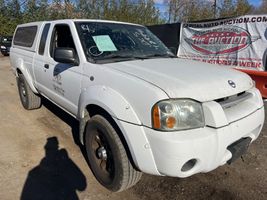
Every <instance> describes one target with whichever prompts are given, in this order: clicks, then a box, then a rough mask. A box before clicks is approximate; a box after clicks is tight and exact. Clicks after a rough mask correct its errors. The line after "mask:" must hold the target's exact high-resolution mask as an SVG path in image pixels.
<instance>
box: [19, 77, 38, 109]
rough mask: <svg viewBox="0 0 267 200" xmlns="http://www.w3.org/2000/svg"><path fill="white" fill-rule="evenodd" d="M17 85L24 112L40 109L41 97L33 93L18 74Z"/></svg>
mask: <svg viewBox="0 0 267 200" xmlns="http://www.w3.org/2000/svg"><path fill="white" fill-rule="evenodd" d="M17 85H18V90H19V96H20V101H21V104H22V106H23V107H24V108H25V109H26V110H33V109H37V108H40V106H41V97H40V96H38V95H36V94H34V93H33V91H32V90H31V88H30V86H29V84H28V83H27V81H26V79H25V78H24V76H23V75H22V74H19V76H18V77H17Z"/></svg>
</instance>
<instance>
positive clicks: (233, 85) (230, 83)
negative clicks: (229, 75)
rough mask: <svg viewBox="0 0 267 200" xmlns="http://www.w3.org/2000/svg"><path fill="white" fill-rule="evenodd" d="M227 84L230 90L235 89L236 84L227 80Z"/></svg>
mask: <svg viewBox="0 0 267 200" xmlns="http://www.w3.org/2000/svg"><path fill="white" fill-rule="evenodd" d="M228 84H229V85H230V86H231V87H232V88H235V87H236V84H235V82H234V81H231V80H228Z"/></svg>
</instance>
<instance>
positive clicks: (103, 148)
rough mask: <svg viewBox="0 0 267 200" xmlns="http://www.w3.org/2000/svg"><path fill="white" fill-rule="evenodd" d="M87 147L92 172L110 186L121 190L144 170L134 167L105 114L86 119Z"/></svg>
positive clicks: (100, 180) (136, 178) (133, 182)
mask: <svg viewBox="0 0 267 200" xmlns="http://www.w3.org/2000/svg"><path fill="white" fill-rule="evenodd" d="M85 147H86V152H87V158H88V161H89V165H90V167H91V170H92V172H93V174H94V175H95V177H96V179H97V180H98V181H99V182H100V183H101V184H102V185H103V186H104V187H106V188H107V189H109V190H111V191H113V192H120V191H123V190H126V189H128V188H130V187H131V186H133V185H135V184H136V183H137V182H138V181H139V180H140V178H141V176H142V173H141V172H139V171H137V170H135V169H134V168H133V166H132V164H131V162H130V160H129V159H128V156H127V153H126V151H125V148H124V146H123V144H122V142H121V140H120V138H119V136H118V134H117V132H116V131H115V129H114V128H113V127H112V125H111V124H110V123H109V121H107V120H106V119H105V118H104V117H103V116H101V115H95V116H93V117H92V118H91V119H90V120H89V121H88V122H87V126H86V133H85Z"/></svg>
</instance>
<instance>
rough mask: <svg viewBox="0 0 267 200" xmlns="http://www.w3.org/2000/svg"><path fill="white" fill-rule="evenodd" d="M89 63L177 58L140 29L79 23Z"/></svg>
mask: <svg viewBox="0 0 267 200" xmlns="http://www.w3.org/2000/svg"><path fill="white" fill-rule="evenodd" d="M76 28H77V31H78V33H79V36H80V39H81V42H82V45H83V49H84V52H85V55H86V56H87V59H88V60H89V61H94V62H97V63H99V62H105V63H106V62H118V61H124V60H132V59H133V60H134V59H148V58H156V57H175V56H174V55H173V54H172V53H171V52H170V51H169V49H168V48H167V47H166V46H165V45H164V44H163V43H162V42H161V41H160V40H159V39H158V38H157V37H156V36H155V35H153V34H152V33H151V32H150V31H149V30H148V29H147V28H145V27H143V26H138V25H128V24H117V23H104V22H77V23H76Z"/></svg>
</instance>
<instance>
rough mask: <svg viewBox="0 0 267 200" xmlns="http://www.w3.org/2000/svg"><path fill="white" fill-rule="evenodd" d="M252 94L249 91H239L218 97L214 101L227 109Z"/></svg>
mask: <svg viewBox="0 0 267 200" xmlns="http://www.w3.org/2000/svg"><path fill="white" fill-rule="evenodd" d="M252 96H253V95H252V94H251V93H249V92H240V93H238V94H236V95H232V96H229V97H224V98H220V99H217V100H215V101H216V102H218V103H219V104H220V105H221V106H222V108H223V109H227V108H230V107H232V106H235V105H237V104H239V103H241V102H243V101H245V100H247V99H249V98H251V97H252Z"/></svg>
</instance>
